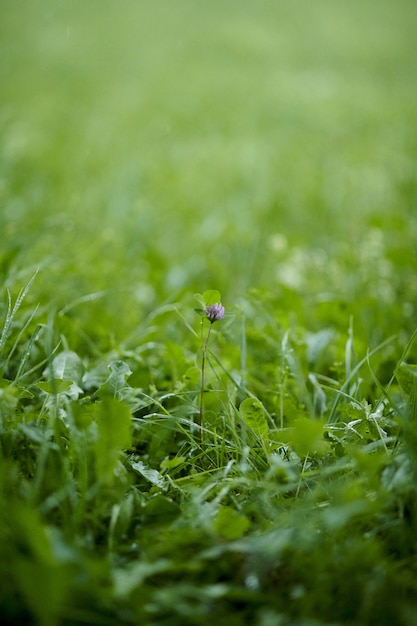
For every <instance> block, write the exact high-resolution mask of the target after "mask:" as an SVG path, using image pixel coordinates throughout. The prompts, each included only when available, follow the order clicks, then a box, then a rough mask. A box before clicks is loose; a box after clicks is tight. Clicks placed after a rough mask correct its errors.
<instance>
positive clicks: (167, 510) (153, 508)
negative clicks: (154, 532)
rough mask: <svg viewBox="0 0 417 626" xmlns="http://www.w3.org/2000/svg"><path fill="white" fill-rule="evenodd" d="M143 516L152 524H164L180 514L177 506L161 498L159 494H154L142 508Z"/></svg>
mask: <svg viewBox="0 0 417 626" xmlns="http://www.w3.org/2000/svg"><path fill="white" fill-rule="evenodd" d="M144 511H145V514H146V516H147V517H148V518H150V519H149V521H152V522H159V521H161V522H164V523H166V522H167V521H169V520H173V519H175V518H176V517H178V515H179V514H180V512H181V509H180V507H179V506H178V504H176V503H175V502H173V501H172V500H170V499H169V498H167V497H166V496H163V495H161V494H156V495H155V496H152V497H150V498H149V500H148V501H147V502H146V504H145V506H144Z"/></svg>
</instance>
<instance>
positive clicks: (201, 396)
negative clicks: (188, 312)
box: [198, 320, 213, 442]
mask: <svg viewBox="0 0 417 626" xmlns="http://www.w3.org/2000/svg"><path fill="white" fill-rule="evenodd" d="M201 324H203V320H201ZM212 325H213V323H212V322H210V326H209V329H208V331H207V337H206V340H205V342H204V344H203V356H202V359H201V384H200V410H199V414H198V425H199V427H200V442H202V441H203V397H204V371H205V367H206V354H207V347H208V342H209V338H210V331H211V327H212Z"/></svg>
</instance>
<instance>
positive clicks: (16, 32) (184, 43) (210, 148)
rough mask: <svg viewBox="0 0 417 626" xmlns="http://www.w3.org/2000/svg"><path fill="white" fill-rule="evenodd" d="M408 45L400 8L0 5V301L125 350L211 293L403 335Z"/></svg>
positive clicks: (234, 3) (411, 150) (412, 224)
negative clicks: (156, 319)
mask: <svg viewBox="0 0 417 626" xmlns="http://www.w3.org/2000/svg"><path fill="white" fill-rule="evenodd" d="M416 32H417V11H416V8H415V2H414V0H399V1H398V2H396V3H392V2H390V1H389V0H367V1H365V2H364V1H359V0H354V1H352V2H349V3H347V2H342V1H341V0H317V1H316V2H314V3H312V2H307V1H306V0H299V1H296V2H294V1H293V0H283V1H278V2H277V1H272V0H270V1H267V0H260V1H257V2H249V1H247V0H239V1H238V0H221V1H220V0H213V1H211V2H202V1H201V0H196V1H193V2H190V1H189V0H175V2H172V1H171V2H168V1H167V0H160V1H155V0H152V1H150V0H149V1H148V0H145V1H134V0H123V1H117V2H116V1H115V0H106V1H102V0H100V1H99V0H87V1H86V0H83V1H81V0H73V1H69V0H65V1H59V0H54V1H45V0H33V1H25V0H19V1H16V0H2V2H1V5H0V59H1V61H0V72H1V74H0V76H1V85H2V98H1V102H0V149H1V160H0V200H1V215H0V229H1V241H2V243H1V249H0V255H1V259H0V272H1V276H2V280H3V284H4V285H5V286H10V287H11V288H12V290H17V289H18V288H20V287H21V286H22V284H24V283H25V282H26V281H27V279H28V278H29V277H30V275H32V274H33V272H34V270H35V269H36V267H40V268H41V271H40V273H39V275H38V277H37V279H36V291H35V292H33V295H32V296H31V297H32V298H33V300H34V301H36V302H38V301H40V302H41V303H42V305H43V306H44V307H46V308H50V307H53V308H56V309H57V310H62V309H63V308H64V307H67V308H66V310H70V309H71V307H73V308H72V309H71V310H72V311H73V312H74V314H76V315H79V316H80V319H81V321H82V316H83V315H85V316H87V317H88V319H89V320H90V321H91V319H94V320H96V322H97V319H98V318H100V320H101V323H102V324H103V327H104V326H105V325H106V324H111V325H113V326H114V327H115V332H116V333H117V332H120V334H121V336H123V334H125V333H127V332H130V331H131V330H132V328H133V327H134V325H135V324H136V323H137V320H138V319H140V318H141V316H142V315H144V314H146V313H147V312H150V311H152V310H153V309H154V308H155V307H156V306H159V305H160V304H161V303H162V302H164V301H167V300H168V301H170V300H173V299H181V298H183V297H184V294H187V293H191V294H192V293H193V292H194V291H200V292H201V291H204V290H205V289H208V288H216V289H220V290H221V291H222V293H223V297H224V300H225V303H226V304H227V305H229V306H230V304H233V303H234V302H237V301H238V300H239V298H241V297H243V296H244V295H245V294H247V293H248V292H249V291H250V290H253V289H255V290H259V291H263V292H264V291H265V290H266V291H269V292H270V293H273V294H276V295H277V298H281V299H282V303H283V306H289V307H291V306H292V300H291V297H293V296H294V297H295V296H297V297H298V298H300V299H301V301H302V302H305V308H304V309H303V311H304V312H299V315H300V320H301V321H302V322H304V323H313V322H311V318H314V319H315V320H316V322H315V323H316V324H317V325H320V324H322V323H323V320H322V317H321V315H323V317H324V318H326V323H327V322H328V319H331V317H332V314H331V312H329V303H333V304H332V305H331V306H330V308H331V307H332V306H333V305H334V303H335V302H337V303H339V305H340V303H342V304H343V306H344V307H347V308H348V309H349V307H350V308H351V309H354V307H355V306H359V305H358V303H360V311H361V312H362V311H364V310H365V311H366V314H364V315H363V316H362V317H363V318H364V325H365V328H366V330H367V331H368V332H369V333H370V334H371V333H372V332H373V331H374V330H375V327H378V328H380V333H381V335H384V333H385V331H386V332H392V331H393V330H395V327H397V326H398V325H402V326H403V327H406V328H408V327H409V328H413V327H414V325H415V299H416V296H417V279H416V274H415V270H416V264H417V262H416V242H417V219H416V157H417V117H416V111H417V81H416V76H417V73H416V70H417V43H416V42H417V40H416V37H415V33H416ZM103 290H104V291H106V292H107V290H110V291H109V292H108V293H107V295H102V296H101V297H100V298H99V299H97V300H92V301H91V302H90V304H89V305H86V306H87V308H88V307H89V308H88V313H86V312H85V311H84V309H83V306H80V307H78V308H77V307H76V306H75V303H76V300H77V298H83V297H84V296H87V295H88V294H94V293H98V292H101V291H103ZM289 293H290V294H292V296H291V297H289V296H288V294H289ZM323 303H325V305H324V306H325V307H327V308H326V310H325V313H323V314H321V313H320V311H321V310H322V307H323ZM355 303H356V304H355ZM340 306H341V305H340ZM320 307H321V308H320ZM83 311H84V312H83ZM361 312H359V311H358V316H359V317H361V315H362V313H361ZM303 315H304V317H303ZM344 319H348V314H346V318H344Z"/></svg>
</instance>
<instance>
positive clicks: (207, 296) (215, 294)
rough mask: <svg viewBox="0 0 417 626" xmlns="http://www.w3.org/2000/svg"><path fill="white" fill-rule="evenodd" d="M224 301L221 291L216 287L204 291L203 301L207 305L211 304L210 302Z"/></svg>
mask: <svg viewBox="0 0 417 626" xmlns="http://www.w3.org/2000/svg"><path fill="white" fill-rule="evenodd" d="M221 301H222V298H221V295H220V291H217V290H216V289H209V290H208V291H205V292H204V293H203V302H204V305H205V306H210V304H218V303H220V302H221Z"/></svg>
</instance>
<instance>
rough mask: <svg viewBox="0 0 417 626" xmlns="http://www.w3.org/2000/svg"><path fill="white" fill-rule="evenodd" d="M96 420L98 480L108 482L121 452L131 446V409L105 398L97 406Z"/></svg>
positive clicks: (121, 403)
mask: <svg viewBox="0 0 417 626" xmlns="http://www.w3.org/2000/svg"><path fill="white" fill-rule="evenodd" d="M95 418H96V422H97V427H98V437H97V441H96V443H95V454H96V469H97V474H98V478H99V479H101V480H103V481H104V482H108V481H109V480H110V479H111V477H112V475H113V471H114V469H115V467H116V465H117V462H118V459H119V456H120V452H121V451H122V450H123V449H125V448H128V447H129V446H130V445H131V417H130V410H129V407H128V406H127V405H126V404H124V403H123V402H120V401H119V400H115V399H114V398H110V397H107V396H105V397H104V398H103V400H102V402H100V403H98V404H97V405H96V412H95Z"/></svg>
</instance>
